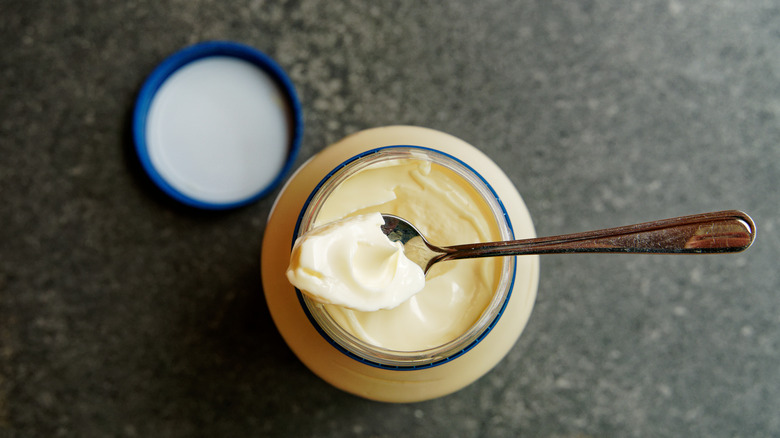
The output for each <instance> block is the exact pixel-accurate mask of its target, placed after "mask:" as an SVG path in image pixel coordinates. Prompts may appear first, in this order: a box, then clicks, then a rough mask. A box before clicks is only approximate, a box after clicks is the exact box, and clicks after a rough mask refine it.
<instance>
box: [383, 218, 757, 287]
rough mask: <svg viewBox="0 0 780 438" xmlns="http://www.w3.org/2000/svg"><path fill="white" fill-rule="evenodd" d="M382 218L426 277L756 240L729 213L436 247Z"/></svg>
mask: <svg viewBox="0 0 780 438" xmlns="http://www.w3.org/2000/svg"><path fill="white" fill-rule="evenodd" d="M382 217H383V218H384V220H385V224H384V225H383V226H382V227H381V228H382V232H384V234H385V235H386V236H387V238H388V239H390V241H392V242H401V244H402V245H403V246H404V254H405V255H406V256H407V257H408V258H409V259H411V260H412V261H413V262H414V263H416V264H417V265H419V266H420V267H421V268H422V269H423V272H425V273H427V272H428V270H429V269H430V268H431V266H433V264H434V263H438V262H443V261H445V260H456V259H469V258H476V257H494V256H514V255H526V254H561V253H586V252H596V253H633V254H636V253H653V254H712V253H726V252H740V251H744V250H746V249H747V248H748V247H749V246H750V245H751V244H752V243H753V240H754V239H755V236H756V226H755V224H754V223H753V220H752V219H751V218H750V216H748V215H747V214H745V213H743V212H741V211H737V210H728V211H718V212H713V213H704V214H696V215H692V216H682V217H676V218H671V219H662V220H658V221H653V222H645V223H641V224H636V225H627V226H622V227H616V228H607V229H604V230H597V231H588V232H584V233H574V234H564V235H561V236H553V237H539V238H534V239H522V240H508V241H503V242H488V243H472V244H466V245H454V246H445V247H438V246H435V245H432V244H430V243H429V242H428V241H427V240H425V237H423V236H422V234H420V232H419V231H418V230H417V229H416V228H415V227H414V225H412V224H410V223H409V222H408V221H406V220H405V219H402V218H400V217H398V216H393V215H390V214H383V215H382Z"/></svg>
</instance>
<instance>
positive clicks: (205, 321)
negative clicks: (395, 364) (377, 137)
mask: <svg viewBox="0 0 780 438" xmlns="http://www.w3.org/2000/svg"><path fill="white" fill-rule="evenodd" d="M367 3H368V2H366V3H364V2H357V1H347V2H325V1H317V0H312V1H279V2H273V1H262V0H257V1H245V2H243V1H240V2H221V1H211V0H202V1H167V0H166V1H146V0H137V1H126V2H114V1H108V0H85V1H72V2H44V1H10V0H0V29H2V32H0V42H1V43H2V50H1V51H0V75H1V76H0V77H1V78H2V88H0V196H2V198H1V200H2V208H1V209H0V436H10V437H28V436H46V437H51V436H77V437H92V436H117V437H133V436H139V437H150V436H164V437H191V436H209V437H214V436H230V437H243V436H311V437H344V436H357V437H394V436H448V437H449V436H459V437H477V436H485V437H515V436H542V437H585V436H599V437H601V436H620V437H648V436H658V437H679V436H707V437H735V436H744V437H776V436H780V366H778V363H780V295H779V294H778V291H779V290H780V278H778V266H777V265H778V260H779V259H780V238H779V237H778V230H777V227H778V212H780V209H779V208H778V205H780V195H778V186H779V185H780V7H778V5H777V3H776V2H774V1H771V0H758V1H750V2H747V1H729V0H716V1H704V0H692V1H681V0H648V1H634V2H625V1H618V0H589V1H576V2H575V1H570V2H567V1H541V0H540V1H527V0H526V1H515V2H510V1H484V2H470V1H451V2H446V3H442V2H439V3H442V4H441V5H435V4H433V2H417V1H402V2H382V3H380V2H371V3H368V4H367ZM211 39H225V40H235V41H240V42H244V43H247V44H250V45H252V46H254V47H256V48H258V49H260V50H263V51H265V52H266V53H268V54H269V55H271V56H272V57H274V58H275V59H276V60H277V61H278V62H279V63H280V64H281V65H282V66H283V67H284V68H285V69H286V70H287V71H288V72H289V74H290V76H291V77H292V79H293V81H294V83H295V85H296V87H297V89H298V91H299V93H300V96H301V99H302V103H303V110H304V118H305V133H304V138H303V144H302V149H301V154H300V155H299V157H298V160H297V163H296V165H298V164H301V163H303V161H304V160H306V159H307V158H309V157H310V156H312V155H313V154H315V153H316V152H317V151H319V150H321V149H322V148H324V147H325V146H326V145H328V144H329V143H331V142H333V141H335V140H338V139H339V138H342V137H344V136H345V135H348V134H350V133H352V132H355V131H357V130H360V129H364V128H369V127H375V126H383V125H390V124H413V125H421V126H426V127H430V128H435V129H438V130H441V131H445V132H448V133H450V134H453V135H455V136H457V137H460V138H462V139H464V140H466V141H468V142H469V143H471V144H473V145H475V146H477V147H479V148H480V149H482V150H483V151H484V152H485V153H487V154H488V155H489V156H490V157H491V158H493V159H494V160H495V161H496V162H498V163H500V165H501V166H502V167H503V168H504V170H505V171H506V173H507V174H508V175H509V177H510V178H511V179H512V181H513V182H514V183H515V184H516V185H517V187H518V189H519V190H520V192H521V193H522V194H523V196H524V198H525V200H526V202H527V204H528V207H529V209H530V211H531V214H532V215H533V217H534V219H535V223H536V227H537V232H538V233H539V234H540V235H545V234H559V233H565V232H574V231H581V230H586V229H593V228H602V227H608V226H616V225H623V224H629V223H635V222H641V221H644V220H650V219H658V218H662V217H670V216H677V215H684V214H690V213H698V212H704V211H713V210H721V209H732V208H734V209H743V210H745V211H747V212H749V213H750V214H751V215H752V216H753V217H754V219H755V220H756V223H757V225H758V231H759V236H758V239H757V241H756V243H755V245H754V246H753V247H752V248H751V249H750V250H748V251H747V252H745V253H741V254H737V255H728V256H695V257H694V256H691V257H684V256H619V255H581V256H545V257H543V258H542V269H541V275H542V276H541V283H540V287H539V295H538V300H537V303H536V307H535V310H534V313H533V315H532V317H531V320H530V323H529V325H528V327H527V329H526V331H525V333H524V334H523V336H522V337H521V339H520V341H519V342H518V343H517V344H516V346H515V347H514V349H513V350H512V351H511V352H510V353H509V355H508V356H507V358H506V359H505V360H504V361H503V362H501V363H500V364H499V365H498V366H497V367H496V368H495V369H494V370H493V371H492V372H490V373H489V374H488V375H486V376H485V377H483V378H482V379H481V380H479V381H477V382H476V383H475V384H473V385H470V386H469V387H467V388H466V389H464V390H462V391H460V392H458V393H456V394H454V395H451V396H447V397H444V398H441V399H437V400H433V401H429V402H423V403H417V404H408V405H387V404H381V403H376V402H369V401H365V400H363V399H360V398H356V397H353V396H351V395H348V394H345V393H342V392H340V391H338V390H336V389H333V388H331V387H330V386H329V385H327V384H326V383H324V382H322V381H321V380H319V379H318V378H317V377H315V376H314V375H313V374H311V373H310V372H309V371H308V370H307V369H306V368H305V367H304V366H303V365H301V364H300V363H299V362H298V361H297V359H296V358H295V357H294V355H293V354H292V353H291V352H290V351H289V350H288V348H287V347H286V346H285V344H284V342H283V341H282V339H281V338H280V336H279V334H278V333H277V331H276V329H275V328H274V326H273V323H272V322H271V320H270V316H269V314H268V310H267V308H266V305H265V301H264V299H263V296H262V286H261V279H260V272H259V262H258V259H259V253H260V245H261V239H262V234H263V231H264V228H265V218H266V217H267V215H268V212H269V210H270V208H271V204H272V202H273V197H274V196H275V194H276V193H274V194H273V195H272V196H270V197H268V198H266V199H263V200H261V201H259V202H257V203H254V204H252V205H250V206H248V207H245V208H241V209H238V210H235V211H230V212H224V213H203V212H197V211H192V210H190V209H186V208H182V207H179V206H177V205H176V204H174V203H173V202H171V201H169V200H167V199H166V198H165V197H164V196H162V195H160V194H159V193H158V192H157V191H156V189H154V188H153V185H152V184H151V183H150V182H149V181H148V180H147V179H146V177H145V176H144V175H143V174H142V172H141V171H140V170H139V167H138V165H137V162H136V161H135V159H134V156H133V153H132V151H131V149H130V148H131V139H130V133H129V123H130V112H131V109H132V106H133V102H134V98H135V96H136V93H137V92H138V89H139V87H140V84H141V83H142V81H143V80H144V78H145V77H146V75H147V74H149V72H150V71H151V70H152V69H153V68H154V66H155V65H157V64H158V63H159V62H160V61H161V60H162V59H163V58H164V57H165V56H167V55H169V54H170V53H172V52H174V51H176V50H178V49H180V48H182V47H184V46H186V45H189V44H192V43H195V42H198V41H203V40H211Z"/></svg>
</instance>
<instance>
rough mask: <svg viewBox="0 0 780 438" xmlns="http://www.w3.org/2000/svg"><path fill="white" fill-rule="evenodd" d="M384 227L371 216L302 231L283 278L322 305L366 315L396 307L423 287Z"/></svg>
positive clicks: (422, 276)
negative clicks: (347, 309)
mask: <svg viewBox="0 0 780 438" xmlns="http://www.w3.org/2000/svg"><path fill="white" fill-rule="evenodd" d="M383 224H384V219H382V215H381V214H379V213H372V214H367V215H361V216H353V217H348V218H346V219H341V220H338V221H335V222H330V223H328V224H325V225H322V226H319V227H317V228H314V229H312V230H310V231H308V232H306V233H305V234H304V235H303V236H301V237H299V238H298V239H297V240H296V242H295V245H294V246H293V250H292V255H291V257H290V267H289V268H288V269H287V279H288V280H289V281H290V283H292V284H293V285H294V286H295V287H297V288H298V289H300V290H301V291H303V292H304V293H306V294H307V295H309V296H310V297H311V298H312V299H314V300H316V301H319V302H322V303H328V304H337V305H340V306H343V307H346V308H349V309H354V310H362V311H367V312H370V311H375V310H380V309H392V308H393V307H396V306H398V305H399V304H401V303H402V302H404V301H406V300H408V299H409V298H410V297H411V296H412V295H414V294H415V293H417V292H419V291H420V290H421V289H422V288H423V286H425V274H423V270H422V268H420V267H419V266H417V265H416V264H414V262H412V261H411V260H409V259H408V258H406V256H405V255H404V250H403V246H402V245H401V244H400V243H398V242H391V241H390V240H389V239H388V238H387V236H385V235H384V233H382V230H381V228H380V227H381V226H382V225H383Z"/></svg>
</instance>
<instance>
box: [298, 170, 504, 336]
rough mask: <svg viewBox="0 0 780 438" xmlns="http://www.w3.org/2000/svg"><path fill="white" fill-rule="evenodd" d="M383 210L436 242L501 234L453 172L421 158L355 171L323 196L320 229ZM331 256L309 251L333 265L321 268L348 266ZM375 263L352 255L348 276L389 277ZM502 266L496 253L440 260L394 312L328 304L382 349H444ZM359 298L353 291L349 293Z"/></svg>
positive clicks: (487, 296) (491, 288)
mask: <svg viewBox="0 0 780 438" xmlns="http://www.w3.org/2000/svg"><path fill="white" fill-rule="evenodd" d="M377 212H381V213H389V214H394V215H397V216H400V217H403V218H405V219H407V220H409V221H410V222H411V223H413V224H415V226H416V227H417V228H418V229H419V231H420V232H421V233H422V234H423V235H424V236H426V238H428V240H429V241H430V242H431V243H433V244H436V245H441V246H445V245H455V244H464V243H473V242H486V241H492V240H499V239H500V232H499V230H498V226H497V225H496V222H495V219H494V216H493V214H492V212H491V210H490V208H489V206H488V205H487V203H486V202H485V201H484V200H483V199H482V197H481V196H480V195H479V193H478V192H477V191H476V190H475V189H474V188H473V187H472V186H471V185H470V184H469V183H468V182H467V181H465V180H464V179H463V178H462V177H461V176H459V175H458V174H456V173H455V172H453V171H452V170H449V169H447V168H445V167H444V166H441V165H439V164H434V163H431V162H429V161H426V160H422V159H399V160H392V161H389V162H383V163H381V164H375V165H372V166H369V167H368V168H366V169H363V170H361V171H359V172H358V173H356V174H354V175H352V176H351V177H349V178H348V179H347V180H345V181H344V182H342V183H341V184H339V186H338V187H336V188H335V190H334V191H333V192H332V193H331V194H330V195H329V196H328V197H327V199H326V200H325V201H324V203H323V205H322V207H321V209H320V212H319V213H318V215H317V217H316V220H315V223H314V227H315V228H316V227H319V226H321V225H325V224H328V223H331V222H334V221H338V220H341V219H344V218H345V217H354V216H363V215H367V214H370V213H377ZM376 228H377V230H378V229H379V226H377V227H376ZM382 237H383V238H384V236H382ZM328 254H329V253H327V252H324V251H313V252H311V254H307V255H306V256H307V257H311V260H310V262H311V263H316V264H317V265H318V266H327V265H333V266H331V267H330V268H324V267H323V268H322V269H337V268H338V269H342V270H343V269H344V268H345V265H344V264H345V263H346V262H345V261H344V260H341V259H338V258H334V259H331V258H329V255H328ZM301 257H302V255H296V254H293V258H301ZM369 262H371V260H370V259H365V260H359V261H358V260H357V259H353V262H352V263H353V264H352V265H351V268H350V270H349V272H348V275H350V276H358V277H360V278H361V279H362V280H361V281H365V279H366V278H367V277H369V276H370V275H371V274H370V272H375V271H378V272H379V273H380V274H379V275H380V276H384V277H386V278H389V277H390V275H389V274H388V272H389V270H386V268H385V267H382V266H373V265H372V266H369ZM502 263H503V262H502V260H501V259H498V258H482V259H471V260H455V261H447V262H443V263H438V264H436V265H434V266H433V267H432V268H431V269H430V270H429V272H428V275H427V278H426V280H425V285H424V287H423V289H422V290H421V291H419V292H418V293H416V294H412V295H411V296H410V298H408V299H406V300H405V301H403V302H401V303H400V304H399V305H397V306H396V307H394V308H392V309H383V310H376V311H362V310H354V307H355V306H354V304H355V303H354V302H352V301H351V299H352V298H347V300H349V301H350V302H349V303H347V304H348V305H349V306H350V307H353V308H348V307H346V306H344V305H339V304H337V303H334V304H325V309H326V310H327V312H328V313H329V314H330V315H331V316H332V317H333V319H334V320H335V321H336V322H337V323H338V324H339V325H341V326H342V327H343V328H344V329H345V330H347V331H348V332H350V333H351V334H353V335H354V336H356V337H358V338H360V339H362V340H363V341H365V342H368V343H370V344H373V345H376V346H379V347H383V348H388V349H392V350H398V351H416V350H423V349H427V348H432V347H436V346H440V345H443V344H445V343H447V342H449V341H452V340H454V339H455V338H457V337H458V336H460V335H461V334H463V333H465V332H466V331H467V330H468V329H469V328H470V327H471V326H472V325H473V324H474V323H475V322H476V321H477V319H478V318H479V317H480V315H481V314H482V312H483V311H484V310H485V308H486V307H487V305H488V304H489V303H490V301H491V299H492V297H493V294H494V292H495V290H496V287H497V285H498V281H499V277H500V269H501V266H502ZM358 271H362V272H358ZM350 281H351V280H350ZM306 287H307V286H305V287H303V289H306ZM361 287H362V286H361ZM359 295H360V293H355V291H350V292H349V297H357V296H359ZM329 300H330V299H328V300H322V301H329ZM330 302H331V303H333V301H330ZM340 302H342V303H346V302H347V301H346V300H342V301H340ZM355 302H357V299H356V301H355Z"/></svg>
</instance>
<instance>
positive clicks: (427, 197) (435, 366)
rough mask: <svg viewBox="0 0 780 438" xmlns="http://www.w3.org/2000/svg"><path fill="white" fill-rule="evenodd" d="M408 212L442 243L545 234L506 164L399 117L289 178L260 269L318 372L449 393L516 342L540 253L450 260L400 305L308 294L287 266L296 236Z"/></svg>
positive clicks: (422, 394) (397, 397)
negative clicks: (340, 302) (372, 305)
mask: <svg viewBox="0 0 780 438" xmlns="http://www.w3.org/2000/svg"><path fill="white" fill-rule="evenodd" d="M376 212H380V213H391V214H396V215H398V216H401V217H404V218H405V219H408V220H410V221H411V222H412V223H414V224H415V226H417V227H418V229H420V230H421V232H422V233H423V234H424V235H426V237H427V238H429V240H431V241H432V243H434V244H438V245H454V244H462V243H473V242H478V241H494V240H510V239H521V238H531V237H535V232H534V228H533V223H532V221H531V218H530V215H529V213H528V211H527V209H526V207H525V204H524V203H523V201H522V198H521V197H520V195H519V194H518V192H517V190H516V189H515V187H514V185H513V184H512V183H511V182H510V181H509V179H508V178H507V177H506V175H505V174H504V173H503V172H502V171H501V169H500V168H499V167H498V166H497V165H496V164H495V163H494V162H493V161H492V160H490V159H489V158H488V157H487V156H485V155H484V154H483V153H481V152H480V151H479V150H478V149H476V148H474V147H473V146H471V145H469V144H467V143H465V142H463V141H462V140H459V139H457V138H455V137H453V136H450V135H448V134H445V133H442V132H439V131H435V130H431V129H425V128H419V127H410V126H392V127H384V128H375V129H370V130H366V131H361V132H359V133H357V134H353V135H351V136H349V137H347V138H345V139H343V140H341V141H339V142H337V143H335V144H333V145H331V146H329V147H327V148H325V149H324V150H323V151H322V152H320V153H319V154H317V155H315V156H314V157H312V158H311V159H310V160H309V161H307V162H306V163H305V164H304V165H303V166H301V168H299V169H298V170H297V171H296V172H295V174H294V175H293V176H292V177H291V178H290V180H289V181H288V182H287V184H286V185H285V187H284V188H283V189H282V191H281V193H280V194H279V197H278V198H277V200H276V203H275V204H274V207H273V209H272V211H271V214H270V216H269V219H268V224H267V227H266V230H265V235H264V239H263V250H262V277H263V287H264V291H265V296H266V301H267V303H268V307H269V311H270V313H271V315H272V317H273V319H274V322H275V324H276V326H277V328H278V329H279V332H280V333H281V335H282V337H283V338H284V339H285V341H286V342H287V344H288V345H289V346H290V348H291V349H292V351H293V352H294V353H295V354H296V356H297V357H298V358H299V359H300V360H301V361H302V362H303V363H304V364H305V365H306V366H307V367H308V368H309V369H311V370H312V371H313V372H314V373H315V374H317V375H318V376H320V377H321V378H322V379H324V380H326V381H327V382H329V383H330V384H332V385H333V386H335V387H337V388H340V389H342V390H345V391H347V392H350V393H353V394H356V395H359V396H362V397H365V398H368V399H373V400H379V401H387V402H415V401H422V400H426V399H431V398H435V397H440V396H444V395H447V394H450V393H452V392H455V391H457V390H459V389H461V388H463V387H465V386H466V385H469V384H470V383H472V382H474V381H475V380H477V379H478V378H479V377H481V376H482V375H484V374H485V373H487V372H488V371H489V370H490V369H491V368H493V367H494V366H495V365H496V364H497V363H498V362H499V361H500V360H501V359H502V358H503V357H504V356H505V355H506V354H507V353H508V351H509V350H510V349H511V348H512V346H513V345H514V344H515V342H516V340H517V339H518V337H519V336H520V333H521V332H522V330H523V328H524V327H525V325H526V323H527V321H528V318H529V316H530V313H531V309H532V307H533V303H534V300H535V297H536V289H537V284H538V277H539V275H538V272H539V268H538V257H537V256H522V257H501V258H497V257H496V258H485V259H474V260H458V261H451V262H444V263H440V264H438V265H436V266H434V267H433V268H432V269H431V271H430V272H428V274H427V276H426V284H425V288H424V289H423V290H422V291H421V292H419V293H418V294H417V295H415V296H414V297H412V298H410V299H409V300H407V301H406V302H404V303H402V304H401V305H399V306H397V307H395V308H393V309H387V310H378V311H373V312H361V311H356V310H352V309H348V308H343V307H341V306H337V305H332V304H323V303H320V302H317V301H314V300H312V299H310V298H309V297H308V296H307V295H306V294H302V293H301V292H300V291H298V290H296V289H295V288H294V287H293V286H292V285H291V284H290V283H289V282H288V281H287V278H286V276H285V270H286V268H287V264H288V262H289V255H290V251H291V248H292V245H293V242H294V241H295V239H296V238H297V237H299V236H301V235H302V234H303V233H305V232H306V231H308V230H310V229H311V228H313V227H316V226H319V225H322V224H324V223H329V222H331V221H334V220H339V219H343V218H345V217H349V216H355V215H361V214H366V213H376Z"/></svg>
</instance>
